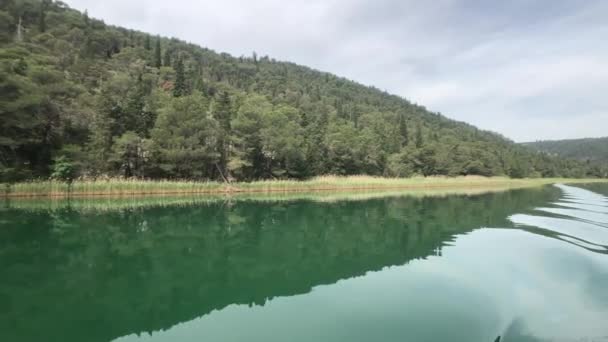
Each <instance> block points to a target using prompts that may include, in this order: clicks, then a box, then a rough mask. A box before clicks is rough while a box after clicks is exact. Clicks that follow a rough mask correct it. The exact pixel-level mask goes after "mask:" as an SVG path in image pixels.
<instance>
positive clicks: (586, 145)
mask: <svg viewBox="0 0 608 342" xmlns="http://www.w3.org/2000/svg"><path fill="white" fill-rule="evenodd" d="M522 145H524V146H528V147H531V148H533V149H535V150H537V151H540V152H546V153H549V154H553V155H557V156H560V157H564V158H572V159H577V160H581V161H587V160H590V161H594V162H601V163H608V137H604V138H586V139H571V140H547V141H536V142H528V143H523V144H522Z"/></svg>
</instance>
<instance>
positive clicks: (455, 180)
mask: <svg viewBox="0 0 608 342" xmlns="http://www.w3.org/2000/svg"><path fill="white" fill-rule="evenodd" d="M592 182H608V179H559V178H535V179H510V178H506V177H480V176H466V177H414V178H383V177H371V176H348V177H342V176H331V175H328V176H320V177H315V178H312V179H310V180H306V181H297V180H264V181H255V182H238V183H230V184H227V183H220V182H196V181H168V180H161V181H151V180H139V179H124V178H108V179H97V180H77V181H74V182H73V183H72V184H71V185H68V184H67V183H65V182H59V181H55V180H43V181H31V182H23V183H17V184H13V185H11V186H10V187H8V188H7V187H5V186H3V187H1V188H6V189H8V191H5V192H4V196H5V197H68V196H70V197H78V196H133V195H178V194H238V193H277V192H317V191H356V190H416V189H456V188H458V189H473V188H487V189H492V188H498V189H500V188H524V187H534V186H541V185H545V184H551V183H592Z"/></svg>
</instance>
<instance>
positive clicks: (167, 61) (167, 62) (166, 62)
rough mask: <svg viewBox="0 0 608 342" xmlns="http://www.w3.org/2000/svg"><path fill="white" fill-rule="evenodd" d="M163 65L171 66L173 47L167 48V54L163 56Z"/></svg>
mask: <svg viewBox="0 0 608 342" xmlns="http://www.w3.org/2000/svg"><path fill="white" fill-rule="evenodd" d="M163 65H164V66H166V67H170V66H171V49H166V50H165V55H164V57H163Z"/></svg>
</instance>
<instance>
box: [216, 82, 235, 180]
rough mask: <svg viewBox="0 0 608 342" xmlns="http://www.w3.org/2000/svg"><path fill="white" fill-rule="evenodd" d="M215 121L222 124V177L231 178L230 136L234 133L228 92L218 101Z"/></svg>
mask: <svg viewBox="0 0 608 342" xmlns="http://www.w3.org/2000/svg"><path fill="white" fill-rule="evenodd" d="M213 114H214V115H213V116H214V118H215V120H217V122H218V123H219V124H220V134H219V139H218V152H219V155H220V160H219V166H218V168H219V169H220V170H219V171H220V172H221V173H222V174H221V176H222V177H228V178H229V170H228V159H229V149H230V135H231V131H232V125H231V122H230V120H231V118H232V104H231V101H230V95H229V94H228V92H225V91H224V92H223V93H222V94H221V95H220V98H219V99H218V101H217V105H216V108H215V110H214V112H213Z"/></svg>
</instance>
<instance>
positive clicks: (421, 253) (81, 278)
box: [0, 185, 608, 342]
mask: <svg viewBox="0 0 608 342" xmlns="http://www.w3.org/2000/svg"><path fill="white" fill-rule="evenodd" d="M607 196H608V188H607V187H606V186H591V185H589V186H585V187H584V188H583V187H570V186H549V187H545V188H543V189H536V190H515V191H510V192H505V193H499V194H487V195H475V196H448V197H443V198H431V197H424V198H420V197H419V198H415V197H385V198H380V199H369V200H358V201H338V202H332V203H322V202H314V201H307V200H295V201H294V200H290V201H277V202H270V201H265V202H263V201H252V200H244V201H229V202H227V201H215V202H200V203H190V204H182V205H172V206H169V205H167V206H146V207H140V208H128V209H109V208H105V209H94V208H91V207H90V206H82V205H81V203H80V204H79V205H76V204H77V203H75V204H70V205H65V206H59V207H55V208H53V209H44V205H36V204H32V203H29V202H4V203H3V206H4V207H3V208H2V209H0V269H1V270H2V273H1V278H0V341H6V342H12V341H15V342H19V341H61V342H75V341H78V342H82V341H104V342H106V341H117V342H135V341H136V342H148V341H150V342H152V341H247V342H249V341H253V342H257V341H264V342H273V341H330V342H333V341H415V342H421V341H450V342H451V341H463V342H475V341H480V342H486V341H490V342H492V341H494V340H495V339H496V337H497V336H499V335H500V336H502V341H520V342H523V341H608V255H606V254H608V248H607V247H606V246H608V197H607Z"/></svg>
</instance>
